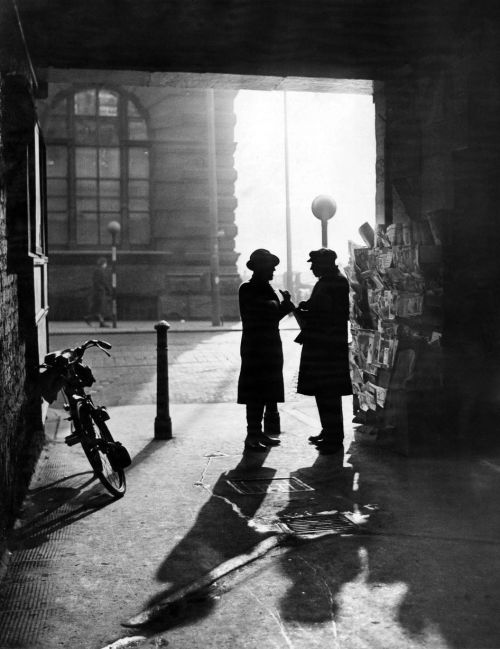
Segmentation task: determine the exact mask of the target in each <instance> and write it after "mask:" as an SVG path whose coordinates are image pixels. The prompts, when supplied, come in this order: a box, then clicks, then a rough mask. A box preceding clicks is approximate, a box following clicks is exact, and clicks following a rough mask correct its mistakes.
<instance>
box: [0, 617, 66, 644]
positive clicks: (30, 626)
mask: <svg viewBox="0 0 500 649" xmlns="http://www.w3.org/2000/svg"><path fill="white" fill-rule="evenodd" d="M55 611H56V610H55V609H49V608H39V609H35V608H32V609H30V610H25V611H21V610H14V611H0V645H1V646H2V647H5V648H6V649H7V647H24V646H25V645H27V644H30V645H33V643H34V642H36V641H37V639H38V637H39V636H40V632H41V630H42V629H43V627H44V625H45V624H46V622H47V619H48V618H49V615H50V614H53V613H55Z"/></svg>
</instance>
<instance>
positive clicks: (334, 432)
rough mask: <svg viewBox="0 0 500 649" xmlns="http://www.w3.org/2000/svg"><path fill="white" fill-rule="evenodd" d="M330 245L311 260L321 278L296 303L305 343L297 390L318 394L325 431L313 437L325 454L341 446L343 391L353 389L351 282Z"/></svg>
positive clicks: (300, 340) (300, 339)
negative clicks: (306, 297) (306, 296)
mask: <svg viewBox="0 0 500 649" xmlns="http://www.w3.org/2000/svg"><path fill="white" fill-rule="evenodd" d="M336 259H337V255H336V253H335V252H334V251H333V250H330V249H329V248H321V249H320V250H313V251H312V252H311V253H310V255H309V259H308V261H309V262H311V271H312V272H313V274H314V275H315V276H316V277H318V281H317V283H316V285H315V286H314V288H313V290H312V292H311V297H310V298H309V300H307V301H306V302H301V303H300V304H299V306H298V313H299V319H300V321H301V324H302V331H301V332H300V334H299V336H298V337H297V339H296V341H297V342H299V343H302V353H301V357H300V367H299V379H298V384H297V392H299V393H300V394H310V395H313V396H314V397H315V398H316V404H317V406H318V412H319V416H320V420H321V426H322V430H321V433H320V434H319V435H314V436H312V437H310V438H309V441H310V442H312V443H314V444H316V446H317V448H318V450H319V451H320V452H321V453H322V454H331V453H336V452H337V451H340V450H342V449H343V439H344V427H343V420H342V395H345V394H352V386H351V380H350V375H349V347H348V342H347V321H348V319H349V285H348V283H347V279H346V278H345V277H344V276H343V275H341V274H340V271H339V269H338V268H337V266H336V263H335V261H336Z"/></svg>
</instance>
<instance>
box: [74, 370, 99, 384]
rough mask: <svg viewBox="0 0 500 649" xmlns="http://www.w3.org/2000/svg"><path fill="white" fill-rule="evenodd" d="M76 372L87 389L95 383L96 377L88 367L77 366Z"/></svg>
mask: <svg viewBox="0 0 500 649" xmlns="http://www.w3.org/2000/svg"><path fill="white" fill-rule="evenodd" d="M75 372H76V374H77V376H78V378H79V379H80V381H81V382H82V385H83V386H84V387H85V388H89V387H90V386H91V385H92V384H93V383H95V378H94V375H93V374H92V370H91V369H90V367H89V366H88V365H80V364H78V365H76V367H75Z"/></svg>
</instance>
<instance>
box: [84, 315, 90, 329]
mask: <svg viewBox="0 0 500 649" xmlns="http://www.w3.org/2000/svg"><path fill="white" fill-rule="evenodd" d="M83 319H84V321H85V322H86V323H87V324H88V326H89V327H91V326H92V320H91V319H90V318H89V317H88V316H86V315H85V316H83Z"/></svg>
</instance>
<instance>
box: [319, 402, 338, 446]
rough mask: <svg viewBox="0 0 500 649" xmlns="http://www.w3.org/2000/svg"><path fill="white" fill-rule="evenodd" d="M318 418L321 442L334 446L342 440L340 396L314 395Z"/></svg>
mask: <svg viewBox="0 0 500 649" xmlns="http://www.w3.org/2000/svg"><path fill="white" fill-rule="evenodd" d="M316 405H317V406H318V413H319V418H320V421H321V427H322V429H323V430H322V431H321V437H322V438H323V440H324V442H323V444H324V445H325V446H326V445H331V446H335V445H336V444H340V443H342V442H343V440H344V422H343V417H342V397H341V396H330V395H328V396H325V395H323V394H321V395H316Z"/></svg>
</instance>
